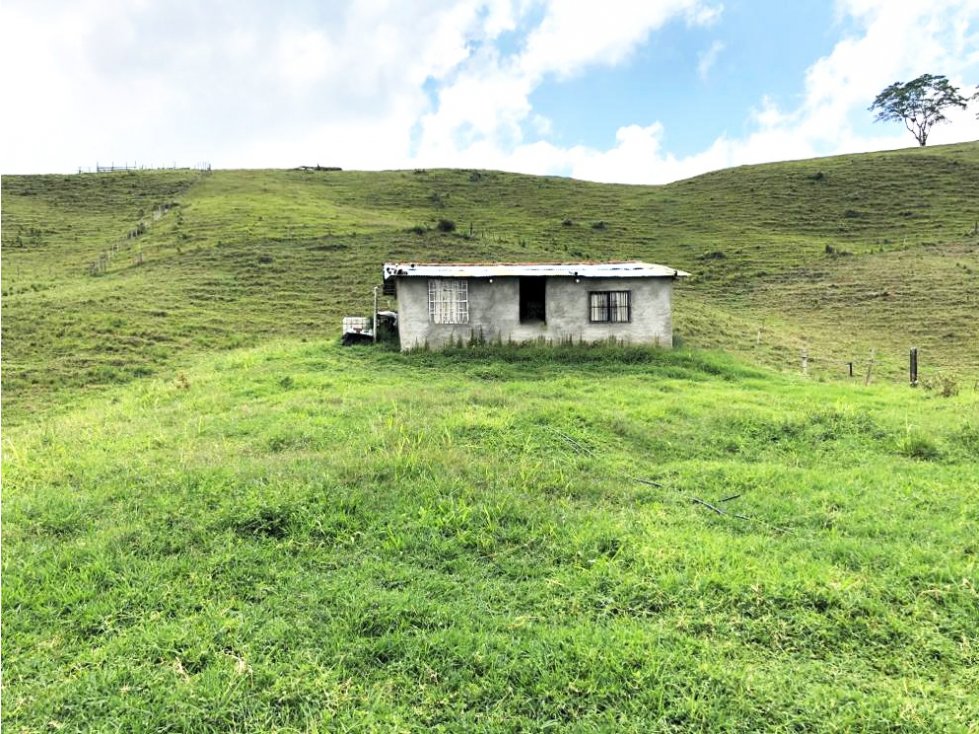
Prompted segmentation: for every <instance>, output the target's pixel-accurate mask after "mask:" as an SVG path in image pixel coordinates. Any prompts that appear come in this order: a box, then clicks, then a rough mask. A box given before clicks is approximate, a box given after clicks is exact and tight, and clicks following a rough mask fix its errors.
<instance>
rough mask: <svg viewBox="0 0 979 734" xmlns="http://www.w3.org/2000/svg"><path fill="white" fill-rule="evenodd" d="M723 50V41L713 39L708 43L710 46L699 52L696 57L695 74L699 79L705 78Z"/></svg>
mask: <svg viewBox="0 0 979 734" xmlns="http://www.w3.org/2000/svg"><path fill="white" fill-rule="evenodd" d="M723 50H724V42H723V41H714V42H713V43H712V44H711V45H710V48H708V49H707V50H706V51H703V52H701V54H700V55H699V56H698V57H697V76H699V77H700V78H701V80H706V79H707V77H708V76H709V75H710V70H711V69H713V68H714V64H716V63H717V59H718V57H719V56H720V55H721V51H723Z"/></svg>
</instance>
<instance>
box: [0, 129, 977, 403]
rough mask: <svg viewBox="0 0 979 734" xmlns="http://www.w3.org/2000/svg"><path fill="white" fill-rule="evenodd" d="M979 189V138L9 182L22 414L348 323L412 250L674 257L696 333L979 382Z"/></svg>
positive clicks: (13, 381)
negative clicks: (680, 164) (601, 161)
mask: <svg viewBox="0 0 979 734" xmlns="http://www.w3.org/2000/svg"><path fill="white" fill-rule="evenodd" d="M977 202H979V144H976V143H970V144H963V145H954V146H945V147H937V148H925V149H908V150H902V151H894V152H890V153H879V154H868V155H860V156H846V157H840V158H827V159H820V160H814V161H800V162H792V163H781V164H772V165H765V166H754V167H746V168H739V169H733V170H729V171H721V172H718V173H714V174H708V175H705V176H701V177H698V178H695V179H691V180H689V181H683V182H679V183H676V184H671V185H669V186H660V187H650V186H616V185H602V184H591V183H584V182H579V181H572V180H567V179H559V178H542V177H533V176H519V175H513V174H504V173H498V172H487V171H441V170H432V171H402V172H385V173H359V172H329V171H321V172H302V171H217V172H214V173H213V174H211V175H207V176H205V175H200V174H196V173H194V172H179V171H160V172H140V173H119V174H101V175H97V174H88V175H74V176H7V177H4V179H3V199H2V206H3V232H2V237H3V241H2V257H3V273H2V290H3V346H4V357H3V387H4V396H3V402H4V417H5V419H6V420H8V421H20V420H22V419H23V418H24V417H26V416H27V415H28V414H30V413H33V412H36V411H37V410H47V409H49V408H51V407H52V406H64V405H65V404H66V403H67V402H70V401H71V400H73V399H75V398H76V397H77V396H78V395H80V394H81V393H84V392H87V391H91V390H93V389H94V390H101V389H103V388H104V387H105V386H106V385H111V384H113V383H118V382H126V381H129V380H131V379H133V378H136V377H145V376H149V375H153V374H172V373H173V371H174V370H176V369H180V368H183V367H184V366H186V365H189V364H192V363H193V362H194V360H195V359H197V357H198V356H199V355H200V354H201V353H205V352H210V351H213V350H216V349H226V348H230V347H238V346H249V345H255V344H259V343H261V342H262V341H263V340H265V339H268V338H270V337H281V336H296V337H307V338H318V337H324V336H332V335H335V334H336V333H337V331H338V324H339V319H340V317H342V316H343V315H346V314H352V313H362V312H365V311H367V309H368V308H369V303H370V294H371V287H372V286H373V285H375V284H377V283H378V281H379V278H380V276H379V268H380V264H381V263H382V262H383V261H384V260H386V259H394V258H398V259H402V258H403V259H408V260H426V259H437V260H486V259H494V260H499V259H505V260H554V259H557V260H580V259H596V260H604V259H613V258H619V259H621V258H641V259H646V260H650V261H654V262H663V263H667V264H670V265H674V266H676V267H680V268H684V269H686V270H689V271H691V272H692V273H694V275H695V277H694V278H692V279H690V281H689V282H686V283H684V284H683V287H682V288H681V289H680V292H679V294H678V298H677V306H676V328H677V332H678V336H679V338H680V339H681V340H682V341H683V342H684V343H685V344H688V345H691V346H695V347H700V348H722V349H725V350H727V351H729V352H732V353H735V354H738V355H740V356H741V357H742V358H745V359H748V360H749V361H753V362H755V363H758V364H765V365H771V366H775V367H777V368H779V369H788V370H794V369H797V365H798V360H799V354H800V350H802V349H804V348H805V349H808V351H809V354H810V359H811V369H812V373H813V375H815V376H817V377H833V378H835V377H839V376H841V375H843V374H845V366H844V365H845V363H846V362H848V361H854V360H856V361H857V363H858V367H857V368H858V370H859V371H860V372H863V370H864V369H865V363H866V360H867V358H868V355H869V354H870V351H871V350H875V353H876V357H875V359H876V364H875V374H876V375H877V377H878V378H879V379H885V380H897V379H900V376H901V375H902V374H903V369H904V361H905V355H906V350H907V348H908V347H910V346H914V345H916V346H919V347H921V349H922V358H921V362H922V370H923V375H924V376H926V377H930V378H931V379H934V378H935V377H936V375H937V374H939V373H941V374H945V375H950V376H953V377H955V378H956V379H958V380H959V381H960V382H962V383H963V384H971V383H972V382H974V381H975V379H976V377H979V373H977V368H976V354H977V352H979V346H977V345H979V326H977V320H976V319H975V318H974V315H975V312H976V310H977V308H979V303H977V295H976V293H977V288H976V287H975V284H976V282H977V280H979V234H977V223H979V203H977ZM440 219H449V220H452V221H453V222H454V223H455V224H456V231H455V232H452V233H443V232H439V231H438V229H437V228H436V223H437V222H438V221H439V220H440ZM130 234H133V235H135V236H130ZM100 258H101V260H100ZM93 264H94V265H95V266H96V267H97V268H99V269H98V272H97V273H96V274H92V271H91V268H92V266H93ZM101 268H104V272H102V270H101Z"/></svg>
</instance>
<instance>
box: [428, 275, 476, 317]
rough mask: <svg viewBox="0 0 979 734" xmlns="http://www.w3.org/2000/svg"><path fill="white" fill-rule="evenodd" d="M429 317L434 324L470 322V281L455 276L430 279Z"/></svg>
mask: <svg viewBox="0 0 979 734" xmlns="http://www.w3.org/2000/svg"><path fill="white" fill-rule="evenodd" d="M428 318H429V320H430V321H431V322H432V323H433V324H468V323H469V281H467V280H460V279H453V278H432V279H431V280H429V281H428Z"/></svg>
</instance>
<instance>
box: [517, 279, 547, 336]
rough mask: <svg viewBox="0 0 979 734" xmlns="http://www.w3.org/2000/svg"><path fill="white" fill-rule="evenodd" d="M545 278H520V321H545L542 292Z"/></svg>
mask: <svg viewBox="0 0 979 734" xmlns="http://www.w3.org/2000/svg"><path fill="white" fill-rule="evenodd" d="M546 284H547V278H539V277H537V278H530V277H528V278H521V279H520V323H522V324H525V323H530V322H534V321H547V311H546V310H545V308H544V292H545V291H546V289H547V288H546Z"/></svg>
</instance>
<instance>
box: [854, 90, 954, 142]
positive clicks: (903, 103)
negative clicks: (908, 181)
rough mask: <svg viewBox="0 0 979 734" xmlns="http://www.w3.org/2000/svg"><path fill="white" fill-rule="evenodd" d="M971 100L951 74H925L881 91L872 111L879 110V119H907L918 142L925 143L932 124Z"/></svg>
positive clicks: (878, 120)
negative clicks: (957, 85)
mask: <svg viewBox="0 0 979 734" xmlns="http://www.w3.org/2000/svg"><path fill="white" fill-rule="evenodd" d="M966 103H967V100H966V98H965V97H963V96H962V95H961V94H959V88H958V87H956V86H953V85H952V84H950V83H949V81H948V78H947V77H945V76H942V75H936V74H922V75H921V76H919V77H918V78H917V79H912V80H911V81H909V82H894V83H893V84H891V85H890V86H889V87H886V88H885V89H884V91H882V92H881V93H880V94H878V95H877V97H876V99H874V103H873V104H872V105H870V111H871V112H873V111H875V110H876V112H877V116H876V117H875V118H874V121H875V122H881V121H893V122H903V123H904V126H905V127H907V129H908V132H910V133H911V134H912V135H914V138H915V140H917V141H918V144H919V145H921V146H924V145H925V143H926V142H927V141H928V134H929V133H930V132H931V128H932V127H933V126H934V125H936V124H938V123H939V122H944V121H945V119H946V118H945V111H946V110H947V109H949V108H953V107H959V108H962V109H965V107H966Z"/></svg>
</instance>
